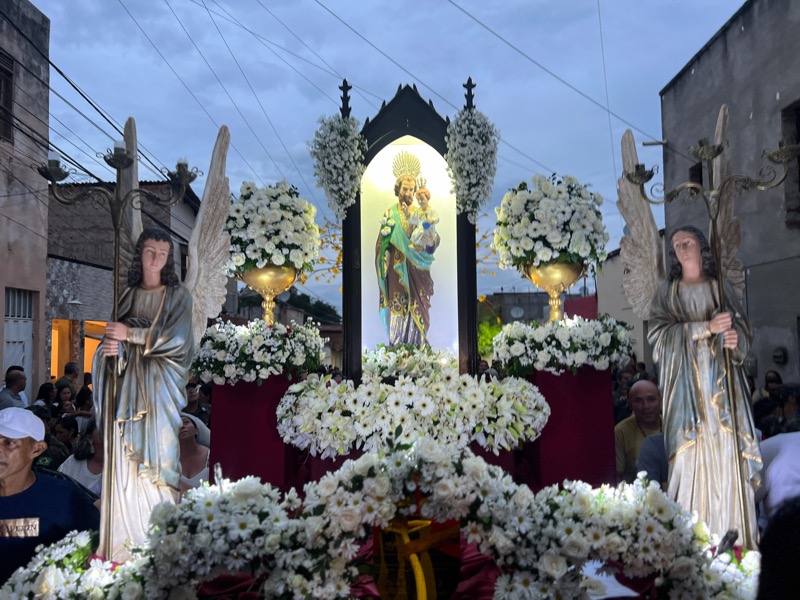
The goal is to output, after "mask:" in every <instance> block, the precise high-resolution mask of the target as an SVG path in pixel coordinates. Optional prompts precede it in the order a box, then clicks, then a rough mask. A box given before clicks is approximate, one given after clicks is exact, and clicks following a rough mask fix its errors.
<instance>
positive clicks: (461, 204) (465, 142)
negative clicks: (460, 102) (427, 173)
mask: <svg viewBox="0 0 800 600" xmlns="http://www.w3.org/2000/svg"><path fill="white" fill-rule="evenodd" d="M446 140H447V154H446V155H445V160H446V161H447V171H448V173H449V174H450V181H451V182H452V184H453V189H452V190H451V191H452V193H453V194H455V196H456V209H457V211H458V212H459V213H464V212H465V213H467V215H468V216H469V221H470V223H475V219H476V217H477V215H478V211H479V210H480V209H481V207H482V206H483V205H484V204H485V203H486V202H487V201H488V200H489V199H491V197H492V184H493V183H494V175H495V172H496V171H497V144H498V142H499V141H500V135H499V134H498V133H497V129H496V128H495V126H494V125H493V124H492V122H491V121H490V120H489V119H488V117H486V115H484V114H483V113H482V112H480V111H478V110H476V109H474V108H469V109H468V108H464V109H462V110H460V111H458V113H457V114H456V116H455V118H454V119H453V120H452V121H451V122H450V124H449V125H448V126H447V137H446Z"/></svg>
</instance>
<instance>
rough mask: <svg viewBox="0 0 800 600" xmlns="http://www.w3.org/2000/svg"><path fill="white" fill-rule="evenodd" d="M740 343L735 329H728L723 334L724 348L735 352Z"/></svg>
mask: <svg viewBox="0 0 800 600" xmlns="http://www.w3.org/2000/svg"><path fill="white" fill-rule="evenodd" d="M738 343H739V334H738V333H736V330H735V329H728V330H727V331H725V332H724V333H723V334H722V347H723V348H729V349H731V350H733V349H734V348H736V345H737V344H738Z"/></svg>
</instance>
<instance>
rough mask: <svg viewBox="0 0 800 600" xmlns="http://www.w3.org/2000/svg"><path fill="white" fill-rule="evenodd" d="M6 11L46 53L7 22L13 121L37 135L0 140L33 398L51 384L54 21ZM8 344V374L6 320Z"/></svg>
mask: <svg viewBox="0 0 800 600" xmlns="http://www.w3.org/2000/svg"><path fill="white" fill-rule="evenodd" d="M0 7H2V10H3V12H4V13H5V14H6V15H7V16H8V18H9V19H10V20H11V21H12V22H13V23H14V24H16V25H17V27H19V28H20V29H21V30H22V31H23V32H24V33H25V35H26V36H27V37H28V38H30V40H31V41H32V42H33V44H35V46H36V48H38V49H39V50H40V51H41V53H40V52H37V50H36V49H35V48H34V47H33V46H32V45H31V43H30V42H29V41H27V40H26V39H24V37H23V36H22V35H20V33H19V32H17V30H16V29H15V28H14V27H12V26H11V25H10V24H9V23H8V22H7V21H6V20H5V19H0V50H2V51H3V52H5V53H6V54H7V55H9V56H10V57H11V58H12V59H13V61H14V65H13V80H14V81H13V87H12V94H13V104H12V116H11V119H12V120H13V122H14V123H15V125H17V127H19V128H21V129H23V130H24V129H28V130H30V131H31V133H29V134H26V133H23V132H21V131H20V130H19V129H14V130H13V132H12V134H13V141H11V142H10V141H7V140H0V265H2V268H0V290H1V291H2V292H3V293H2V294H0V307H2V309H3V314H6V306H5V290H6V289H7V288H16V289H21V290H27V291H30V292H32V294H33V298H34V313H33V317H34V318H33V335H32V337H33V340H32V344H31V348H30V353H29V357H30V367H31V368H30V372H29V373H28V387H27V389H26V392H27V394H28V395H29V396H30V395H31V393H33V394H34V395H35V392H36V390H37V389H38V386H39V384H40V383H41V382H43V381H46V380H48V379H49V375H48V373H47V366H46V358H45V357H46V354H45V352H46V342H45V341H46V339H47V335H46V321H45V291H46V262H47V261H46V259H47V218H48V210H47V183H46V182H45V180H44V179H43V178H42V177H40V176H39V174H38V173H37V172H36V171H35V170H34V169H31V166H33V165H36V164H41V163H44V162H45V161H46V159H47V148H46V144H47V140H48V139H49V138H48V128H47V123H48V117H49V96H48V82H49V73H50V69H49V65H48V63H47V59H46V57H47V56H48V55H49V46H50V20H49V19H48V18H47V17H46V16H45V15H44V14H42V13H41V12H40V11H39V10H38V9H37V8H36V7H35V6H33V4H31V3H30V2H28V1H27V0H0ZM42 54H44V56H42ZM23 107H24V108H23ZM4 116H5V117H6V118H8V116H7V115H4ZM34 140H35V141H34ZM0 342H2V343H0V364H2V368H3V371H2V372H3V373H5V369H6V367H7V366H8V365H7V364H6V363H7V360H6V358H5V357H4V356H3V353H4V349H5V345H6V336H5V322H4V321H0Z"/></svg>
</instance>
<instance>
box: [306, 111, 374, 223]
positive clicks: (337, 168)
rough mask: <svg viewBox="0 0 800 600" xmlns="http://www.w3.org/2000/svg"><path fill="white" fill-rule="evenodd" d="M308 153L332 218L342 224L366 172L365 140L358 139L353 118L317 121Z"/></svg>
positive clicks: (356, 123) (361, 137)
mask: <svg viewBox="0 0 800 600" xmlns="http://www.w3.org/2000/svg"><path fill="white" fill-rule="evenodd" d="M309 149H310V151H311V156H312V157H313V158H314V174H315V175H316V177H317V186H319V187H321V188H322V189H323V190H324V191H325V197H326V198H327V199H328V207H330V209H331V210H332V211H334V212H335V213H336V218H337V219H339V220H342V219H344V217H345V212H346V211H347V208H348V207H349V206H352V205H353V204H354V203H355V201H356V196H357V195H358V192H359V190H360V189H361V177H362V176H363V175H364V169H365V168H366V164H365V162H364V161H365V159H366V156H367V140H366V139H365V138H364V136H362V135H361V124H360V123H359V122H358V120H356V119H354V118H353V117H342V116H341V115H335V116H333V117H329V118H325V117H321V118H320V120H319V129H317V131H316V132H315V133H314V139H313V140H312V141H311V142H310V143H309Z"/></svg>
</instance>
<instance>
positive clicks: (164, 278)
mask: <svg viewBox="0 0 800 600" xmlns="http://www.w3.org/2000/svg"><path fill="white" fill-rule="evenodd" d="M147 240H155V241H157V242H168V243H169V254H168V255H167V264H165V265H164V268H163V269H161V283H162V285H166V286H168V287H177V286H178V284H180V279H178V275H177V274H176V273H175V257H174V255H173V248H172V238H171V237H170V236H169V234H168V233H167V232H166V231H164V230H163V229H160V228H158V227H147V228H145V229H144V231H142V234H141V235H140V236H139V239H138V240H136V251H135V252H134V254H133V260H132V261H131V266H130V268H129V269H128V286H129V287H138V286H139V285H140V284H141V283H142V278H143V269H142V248H143V247H144V243H145V242H146V241H147Z"/></svg>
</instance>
